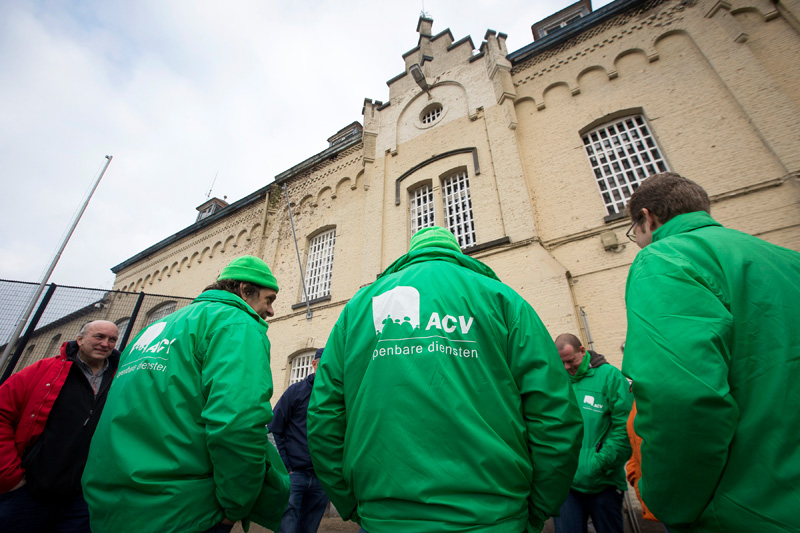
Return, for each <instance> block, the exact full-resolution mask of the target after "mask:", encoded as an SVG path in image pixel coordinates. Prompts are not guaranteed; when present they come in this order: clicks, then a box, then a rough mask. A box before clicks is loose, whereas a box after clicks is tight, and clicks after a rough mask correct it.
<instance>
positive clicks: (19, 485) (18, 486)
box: [8, 478, 25, 492]
mask: <svg viewBox="0 0 800 533" xmlns="http://www.w3.org/2000/svg"><path fill="white" fill-rule="evenodd" d="M24 486H25V478H22V479H21V480H20V481H19V483H17V484H16V485H14V486H13V487H11V490H10V491H8V492H13V491H15V490H17V489H20V488H22V487H24Z"/></svg>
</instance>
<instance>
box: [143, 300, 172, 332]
mask: <svg viewBox="0 0 800 533" xmlns="http://www.w3.org/2000/svg"><path fill="white" fill-rule="evenodd" d="M170 306H172V309H171V310H170V311H169V312H167V313H164V312H163V310H164V309H167V308H169V307H170ZM177 310H178V302H176V301H168V302H163V303H161V304H159V305H157V306H156V307H154V308H152V309H151V310H150V312H149V313H147V323H146V324H145V327H147V326H149V325H150V324H153V323H155V322H158V321H159V320H161V319H162V318H164V317H166V316H169V315H171V314H172V313H174V312H175V311H177Z"/></svg>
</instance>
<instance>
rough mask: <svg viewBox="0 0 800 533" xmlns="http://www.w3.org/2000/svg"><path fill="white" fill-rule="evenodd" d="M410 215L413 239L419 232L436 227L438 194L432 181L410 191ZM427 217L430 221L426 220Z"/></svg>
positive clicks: (419, 184) (418, 184)
mask: <svg viewBox="0 0 800 533" xmlns="http://www.w3.org/2000/svg"><path fill="white" fill-rule="evenodd" d="M425 197H427V198H425ZM420 200H421V201H422V202H424V204H423V203H421V202H420ZM408 214H409V217H410V225H409V227H410V229H411V236H412V237H413V236H414V234H415V233H416V232H418V231H419V230H421V229H424V228H428V227H431V226H435V225H436V192H435V189H434V187H433V183H431V182H430V181H425V182H422V183H417V184H416V185H414V188H413V189H410V190H409V192H408ZM425 217H428V218H429V220H424V219H425Z"/></svg>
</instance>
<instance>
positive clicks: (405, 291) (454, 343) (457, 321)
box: [372, 286, 478, 359]
mask: <svg viewBox="0 0 800 533" xmlns="http://www.w3.org/2000/svg"><path fill="white" fill-rule="evenodd" d="M442 315H443V316H442ZM425 318H426V320H425V322H424V323H425V324H426V325H425V328H424V329H423V328H422V327H421V322H420V295H419V291H418V290H417V289H415V288H414V287H407V286H399V287H395V288H393V289H391V290H388V291H386V292H384V293H383V294H380V295H378V296H375V297H373V298H372V320H373V324H374V326H375V334H376V335H378V336H379V337H380V339H379V340H378V346H377V347H376V348H375V350H374V351H373V354H372V355H373V357H372V358H373V359H376V358H378V357H385V356H387V355H413V354H421V353H423V351H427V352H431V353H436V352H441V353H445V354H447V355H454V356H457V357H474V358H477V357H478V343H477V341H475V340H472V339H464V338H456V337H461V336H466V335H467V334H468V333H469V331H470V329H472V326H473V324H474V323H475V318H474V317H472V316H463V315H459V316H453V315H449V314H447V313H446V312H442V313H438V312H436V311H434V312H432V313H431V314H430V316H429V317H425ZM456 332H458V333H460V334H461V335H460V336H458V335H456V336H450V335H448V334H451V333H456ZM440 339H441V340H440ZM386 343H390V344H388V345H387V344H386Z"/></svg>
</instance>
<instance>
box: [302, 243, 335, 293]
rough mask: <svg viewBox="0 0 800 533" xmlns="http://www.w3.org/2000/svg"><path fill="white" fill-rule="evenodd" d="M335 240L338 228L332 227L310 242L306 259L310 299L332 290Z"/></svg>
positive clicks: (307, 285)
mask: <svg viewBox="0 0 800 533" xmlns="http://www.w3.org/2000/svg"><path fill="white" fill-rule="evenodd" d="M335 241H336V230H335V229H331V230H328V231H325V232H323V233H320V234H319V235H317V236H316V237H314V238H313V239H311V243H309V246H308V260H307V261H306V291H307V292H308V299H309V300H314V299H316V298H322V297H323V296H328V295H329V294H330V292H331V276H332V275H333V246H334V244H335ZM303 301H305V300H303Z"/></svg>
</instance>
